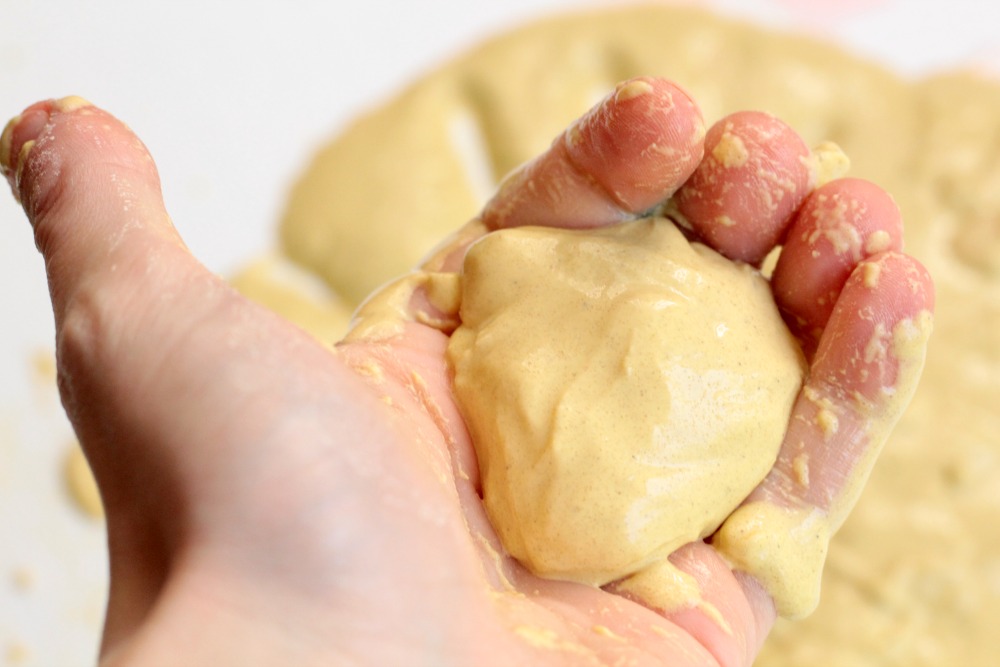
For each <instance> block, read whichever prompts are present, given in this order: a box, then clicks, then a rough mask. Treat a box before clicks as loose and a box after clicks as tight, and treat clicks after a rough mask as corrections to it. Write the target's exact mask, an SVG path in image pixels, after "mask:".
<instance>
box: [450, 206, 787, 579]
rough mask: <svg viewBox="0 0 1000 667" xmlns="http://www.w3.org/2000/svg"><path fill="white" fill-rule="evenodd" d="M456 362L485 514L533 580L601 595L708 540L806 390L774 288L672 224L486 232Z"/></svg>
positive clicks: (470, 281) (475, 253)
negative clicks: (599, 588)
mask: <svg viewBox="0 0 1000 667" xmlns="http://www.w3.org/2000/svg"><path fill="white" fill-rule="evenodd" d="M461 319H462V326H461V327H459V329H458V330H457V331H456V332H455V333H454V335H453V336H452V338H451V343H450V345H449V349H448V353H449V358H450V360H451V363H452V364H453V367H454V371H455V379H454V389H455V396H456V399H457V400H458V403H459V405H460V407H461V409H462V412H463V415H464V416H465V418H466V421H467V423H468V425H469V428H470V431H471V434H472V438H473V441H474V443H475V446H476V452H477V454H478V456H479V464H480V468H481V471H482V477H483V494H484V500H485V503H486V507H487V510H488V512H489V515H490V518H491V520H492V522H493V525H494V527H495V528H496V529H497V531H498V533H499V534H500V537H501V539H502V541H503V543H504V545H505V547H506V548H507V549H508V550H509V551H510V553H511V554H513V555H514V556H515V557H516V558H518V559H519V560H520V561H521V562H522V563H524V564H525V565H526V566H527V567H528V568H529V569H531V570H532V571H534V572H535V573H537V574H539V575H542V576H546V577H551V578H557V579H568V580H574V581H580V582H584V583H589V584H594V585H602V584H605V583H608V582H610V581H614V580H617V579H620V578H622V577H624V576H627V575H629V574H631V573H633V572H636V571H638V570H640V569H642V568H644V567H646V566H647V565H649V564H651V563H653V562H655V561H657V560H658V559H662V558H664V557H666V556H667V555H668V554H669V553H671V552H672V551H674V550H675V549H677V548H678V547H680V546H681V545H683V544H685V543H687V542H689V541H691V540H696V539H699V538H702V537H704V536H706V535H709V534H711V533H712V532H713V531H715V529H716V528H718V526H719V525H720V524H721V523H722V521H723V519H725V517H726V516H727V515H729V514H730V513H731V512H732V511H733V510H734V509H735V508H736V507H737V506H738V505H739V503H740V502H741V501H742V500H743V499H744V498H745V497H746V496H747V494H748V493H749V492H750V491H751V490H752V489H753V488H754V486H756V484H757V483H758V482H759V481H760V480H761V479H763V477H764V475H765V474H766V473H767V471H768V470H769V469H770V468H771V465H772V464H773V462H774V459H775V457H776V455H777V452H778V449H779V447H780V444H781V441H782V438H783V436H784V432H785V429H786V427H787V424H788V416H789V412H790V410H791V406H792V403H793V401H794V399H795V396H796V393H797V392H798V390H799V387H800V385H801V381H802V376H803V372H804V365H803V360H802V356H801V352H800V350H799V348H798V346H797V344H796V342H795V341H794V339H793V338H792V336H791V335H790V333H789V332H788V330H787V329H786V327H785V325H784V323H783V322H782V320H781V317H780V315H779V314H778V312H777V309H776V307H775V305H774V301H773V299H772V297H771V293H770V290H769V288H768V285H767V283H766V281H765V280H764V279H763V278H762V277H761V276H760V275H759V274H758V272H757V271H756V270H754V269H752V268H750V267H748V266H745V265H740V264H735V263H733V262H730V261H729V260H727V259H725V258H724V257H722V256H720V255H718V254H717V253H715V252H714V251H712V250H710V249H708V248H706V247H704V246H702V245H700V244H697V243H689V242H688V241H687V240H686V239H685V238H684V237H683V236H682V235H681V233H680V232H679V231H678V230H677V228H676V227H674V225H673V224H672V223H671V222H670V221H669V220H666V219H662V218H650V219H645V220H641V221H637V222H629V223H624V224H620V225H617V226H614V227H608V228H605V229H600V230H589V231H569V230H558V229H541V228H519V229H510V230H503V231H499V232H494V233H492V234H489V235H487V236H486V237H484V238H483V239H481V240H480V241H479V242H477V243H476V244H475V245H474V246H473V247H472V249H471V250H470V252H469V254H468V256H467V258H466V260H465V264H464V267H463V274H462V304H461Z"/></svg>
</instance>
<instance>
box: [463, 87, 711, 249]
mask: <svg viewBox="0 0 1000 667" xmlns="http://www.w3.org/2000/svg"><path fill="white" fill-rule="evenodd" d="M704 135H705V127H704V121H703V120H702V116H701V111H700V110H699V109H698V107H697V105H696V104H695V103H694V102H693V101H692V99H691V97H690V96H689V95H688V94H687V93H686V92H684V91H683V90H682V89H681V88H680V87H678V86H677V85H675V84H673V83H671V82H669V81H666V80H664V79H657V78H651V77H642V78H637V79H630V80H628V81H625V82H623V83H621V84H619V85H618V86H617V87H616V88H615V90H614V91H613V92H612V93H611V94H610V95H608V96H607V97H606V98H605V99H604V100H602V101H601V102H600V103H599V104H598V105H597V106H595V107H594V108H593V109H591V110H590V111H589V112H587V113H586V114H585V115H584V116H582V117H581V118H580V119H579V120H578V121H576V122H575V123H574V124H573V125H571V126H570V127H569V128H568V129H567V130H566V132H565V133H563V134H562V135H560V137H558V138H556V140H555V141H554V142H553V144H552V146H551V147H550V148H549V150H547V151H546V152H545V153H543V154H542V155H540V156H539V157H537V158H535V159H534V160H532V161H531V162H529V163H527V164H525V165H524V166H522V167H521V168H520V169H518V170H517V171H515V172H513V173H512V174H511V175H510V176H508V177H507V178H506V179H505V180H504V182H503V183H502V184H501V186H500V189H499V191H498V192H497V194H496V195H495V196H494V197H493V198H492V199H491V200H490V201H489V202H488V203H487V204H486V207H485V208H484V209H483V213H482V216H481V217H482V220H483V222H484V223H485V224H486V226H487V227H488V228H489V229H501V228H506V227H519V226H524V225H543V226H548V227H563V228H575V229H586V228H593V227H600V226H604V225H608V224H613V223H615V222H620V221H622V220H626V219H629V218H632V217H634V216H635V215H637V214H641V213H644V212H646V211H647V210H649V209H651V208H652V207H653V206H655V205H656V204H658V203H660V202H661V201H663V200H664V199H666V198H667V197H669V196H670V195H671V194H672V193H673V192H674V191H675V190H676V189H677V188H679V187H680V186H681V184H682V183H683V182H684V181H685V180H686V179H687V178H688V176H689V175H690V174H691V173H692V171H693V170H694V169H695V167H696V166H697V165H698V163H699V161H700V160H701V157H702V152H703V141H704Z"/></svg>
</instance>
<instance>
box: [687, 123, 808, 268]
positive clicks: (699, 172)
mask: <svg viewBox="0 0 1000 667" xmlns="http://www.w3.org/2000/svg"><path fill="white" fill-rule="evenodd" d="M809 156H810V152H809V148H808V147H807V146H806V145H805V142H803V141H802V138H801V137H800V136H799V135H798V134H797V133H796V132H795V131H794V130H793V129H792V128H790V127H788V125H786V124H785V123H783V122H782V121H780V120H778V119H777V118H775V117H774V116H771V115H769V114H766V113H761V112H756V111H741V112H738V113H734V114H732V115H730V116H727V117H725V118H723V119H722V120H720V121H719V122H717V123H716V124H715V125H713V126H712V127H711V128H710V129H709V131H708V134H707V136H706V137H705V156H704V158H703V159H702V161H701V163H700V164H699V165H698V168H697V169H695V171H694V173H693V174H692V175H691V178H690V179H688V181H687V182H686V183H685V184H684V185H683V187H681V188H680V190H678V191H677V194H676V195H675V197H674V205H675V207H676V211H677V212H678V213H679V214H680V220H679V222H680V223H681V224H682V225H685V226H689V227H690V228H691V230H692V231H693V232H694V233H695V234H696V235H697V236H698V238H700V239H701V240H702V241H704V242H705V243H706V244H708V245H710V246H711V247H712V248H714V249H716V250H718V251H719V252H720V253H722V254H723V255H725V256H726V257H729V258H730V259H735V260H740V261H743V262H747V263H749V264H754V265H757V264H759V263H760V262H761V261H762V260H763V259H764V257H765V256H766V255H767V254H768V253H769V252H770V251H771V250H772V249H773V248H774V247H775V246H776V245H777V244H778V243H779V242H780V240H781V238H782V236H783V235H784V233H785V229H786V228H787V226H788V223H789V222H790V221H791V217H792V215H793V214H794V213H795V211H796V209H798V207H799V206H800V205H801V204H802V201H803V200H804V199H805V197H806V195H807V194H808V193H809V190H810V189H811V188H812V185H813V183H812V180H813V176H814V175H813V173H812V169H811V167H810V164H811V160H810V157H809Z"/></svg>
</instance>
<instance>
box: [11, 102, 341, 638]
mask: <svg viewBox="0 0 1000 667" xmlns="http://www.w3.org/2000/svg"><path fill="white" fill-rule="evenodd" d="M0 147H2V148H0V163H2V166H3V169H4V173H5V175H6V176H7V177H8V179H9V180H10V181H11V184H12V186H13V187H14V190H15V193H16V194H17V196H18V197H19V199H20V200H21V202H22V205H23V207H24V210H25V212H26V213H27V215H28V218H29V221H30V223H31V225H32V227H33V229H34V234H35V239H36V243H37V245H38V248H39V249H40V250H41V252H42V255H43V257H44V260H45V264H46V270H47V274H48V279H49V288H50V292H51V298H52V306H53V312H54V314H55V320H56V337H57V357H58V363H59V385H60V392H61V395H62V398H63V402H64V404H65V406H66V409H67V413H68V415H69V417H70V419H71V421H72V422H73V425H74V428H75V429H76V431H77V434H78V435H79V437H80V441H81V443H82V444H83V446H84V449H85V452H86V454H87V457H88V460H89V462H90V464H91V466H92V468H93V470H94V473H95V476H96V478H97V481H98V483H99V485H100V488H101V495H102V502H103V504H104V506H105V508H106V510H107V520H108V531H109V548H110V554H111V570H112V589H111V598H110V602H109V615H108V619H107V626H106V634H105V645H106V646H107V645H110V644H111V643H114V641H116V639H117V638H119V637H122V636H125V635H127V634H128V633H129V632H131V630H132V629H133V628H134V627H136V626H137V624H139V623H141V621H142V620H143V616H144V614H145V613H146V612H147V611H148V609H149V606H150V605H151V604H152V600H153V598H154V596H155V595H156V594H157V591H158V587H159V586H160V585H162V583H163V581H164V577H165V576H166V572H167V569H168V568H169V559H170V554H171V552H172V551H173V550H176V549H179V548H180V546H181V543H183V542H184V540H185V531H187V530H188V529H189V528H190V527H191V524H190V519H191V517H192V516H193V513H192V504H193V505H196V506H199V507H200V509H199V512H202V513H204V511H205V507H207V505H201V503H200V500H199V499H204V498H206V497H207V496H208V495H209V494H211V493H218V491H212V488H213V485H216V486H217V485H218V484H219V480H220V478H221V477H220V476H221V474H222V472H224V471H225V470H226V469H227V468H229V467H232V466H231V464H232V461H233V460H240V461H241V465H242V470H243V474H247V468H248V467H250V464H249V463H248V458H247V457H244V456H242V454H240V453H239V452H238V451H236V450H237V449H238V448H239V445H241V444H244V443H245V442H248V441H251V440H253V439H254V438H259V437H260V436H259V434H257V433H254V432H252V430H251V428H250V425H249V424H248V422H249V420H248V419H247V415H261V414H263V413H265V412H266V410H267V409H268V406H267V404H266V403H264V402H263V401H262V400H261V399H260V398H259V394H260V392H259V390H260V388H261V386H262V381H260V380H258V379H257V377H258V374H257V371H256V369H257V368H266V367H268V366H275V367H277V368H275V375H274V376H273V377H272V378H271V380H270V382H272V383H273V382H274V381H275V380H274V378H280V379H282V380H284V381H286V382H287V384H289V395H292V396H294V393H295V392H294V381H293V380H292V378H294V377H295V376H296V374H297V373H298V372H303V373H305V372H308V370H309V368H310V367H311V366H312V365H313V364H311V363H304V364H303V366H304V368H302V369H295V368H293V367H290V366H289V365H288V364H286V363H284V360H283V359H281V358H280V357H281V353H282V349H283V348H287V347H289V346H291V345H301V346H302V347H303V348H305V347H307V345H306V343H304V342H303V343H295V342H292V341H295V340H299V339H296V338H295V337H294V335H292V334H288V333H287V332H286V331H285V329H283V328H282V327H285V328H287V329H289V330H291V331H294V329H293V328H292V327H291V326H290V325H285V324H284V323H283V322H281V321H280V320H279V319H278V318H276V317H270V316H268V315H267V314H266V313H265V312H264V311H263V310H262V309H259V308H256V307H253V306H251V304H249V302H246V301H245V300H243V299H242V298H241V297H239V296H238V295H236V294H235V292H234V291H233V290H231V289H230V288H229V287H228V286H226V285H225V284H224V283H223V281H221V280H220V279H218V278H217V277H215V276H213V275H212V274H211V273H210V272H209V271H207V270H206V269H205V268H204V267H202V266H201V265H200V264H199V263H198V262H197V261H196V260H194V258H192V257H191V255H190V254H189V253H188V251H187V250H186V249H185V247H184V245H183V244H182V243H181V241H180V239H179V237H178V235H177V233H176V231H175V230H174V228H173V226H172V224H171V222H170V220H169V217H168V216H167V213H166V211H165V209H164V206H163V201H162V197H161V195H160V185H159V179H158V176H157V173H156V169H155V166H154V165H153V162H152V160H151V158H150V157H149V154H148V153H147V151H146V149H145V148H144V147H143V145H142V144H141V142H140V141H139V140H138V139H137V138H136V137H135V135H133V134H132V132H131V131H129V130H128V128H126V127H125V126H124V125H123V124H121V123H120V122H119V121H118V120H117V119H115V118H114V117H112V116H111V115H110V114H108V113H106V112H104V111H102V110H100V109H98V108H96V107H94V106H91V105H90V104H88V103H86V102H85V101H83V100H80V99H79V98H71V99H65V100H60V101H48V102H42V103H39V104H36V105H33V106H31V107H29V108H28V109H27V110H26V111H25V112H24V113H23V114H21V116H20V118H19V119H15V121H13V122H12V123H10V124H8V126H7V128H6V130H5V131H4V134H3V138H2V140H0ZM234 323H235V326H234ZM279 329H280V330H281V332H282V333H281V334H280V335H279V334H277V333H276V331H277V330H279ZM302 340H307V339H305V338H304V337H303V338H302ZM317 347H318V348H319V346H317ZM319 349H321V348H319ZM234 351H241V352H249V354H247V355H244V356H249V357H252V358H251V359H249V360H242V361H241V359H240V357H239V355H237V353H236V352H234ZM328 356H329V354H328V353H326V354H323V353H322V352H319V351H318V352H317V353H316V355H315V358H314V359H313V362H314V363H315V365H317V366H318V365H319V362H318V361H316V360H317V359H319V358H321V357H328ZM259 374H260V375H265V373H263V372H261V373H259ZM226 405H235V408H233V410H231V411H226V410H224V409H222V407H221V406H226ZM234 413H239V414H234ZM227 420H228V421H231V422H236V423H238V424H239V423H242V424H245V426H243V428H242V430H240V429H231V430H232V431H234V435H233V437H232V438H230V439H226V438H223V437H221V436H220V433H221V432H222V430H223V429H222V426H223V423H224V422H225V421H227ZM255 423H256V425H257V426H260V421H259V420H258V421H257V422H255ZM241 439H242V442H238V441H239V440H241ZM205 443H211V447H205V446H204V444H205ZM220 452H229V457H228V458H225V457H223V456H222V455H221V454H220Z"/></svg>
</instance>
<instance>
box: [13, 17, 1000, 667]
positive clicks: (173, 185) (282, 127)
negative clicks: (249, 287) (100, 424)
mask: <svg viewBox="0 0 1000 667" xmlns="http://www.w3.org/2000/svg"><path fill="white" fill-rule="evenodd" d="M601 4H603V5H613V4H616V3H612V2H606V3H593V2H588V3H582V2H571V1H569V0H544V1H542V0H505V2H503V3H489V4H473V3H470V2H468V1H467V0H464V1H463V0H452V1H449V2H406V1H405V0H395V1H382V2H372V1H370V0H366V1H364V2H361V1H355V2H344V1H337V2H332V1H325V2H320V1H318V0H316V1H313V2H278V1H277V0H275V1H272V2H218V1H216V2H198V3H195V2H186V1H185V0H174V1H172V2H156V3H154V2H142V3H139V2H129V1H125V0H120V1H118V2H104V3H99V2H76V1H72V0H65V1H62V2H54V1H53V2H44V3H43V2H40V1H36V2H28V1H25V2H18V3H15V2H13V0H0V10H2V12H0V16H2V20H3V32H2V36H0V115H3V116H4V117H6V116H11V115H14V114H15V113H17V112H18V111H20V110H21V108H23V107H24V106H26V105H28V104H30V103H32V102H34V101H36V100H38V99H42V98H46V97H61V96H63V95H67V94H70V93H74V94H79V95H83V96H84V97H87V98H88V99H90V100H92V101H94V102H95V103H97V104H99V105H101V106H103V107H105V108H107V109H109V110H111V111H113V112H114V113H115V114H117V115H118V116H119V117H120V118H122V119H124V120H125V121H126V122H128V123H129V124H130V125H131V127H132V128H133V129H134V130H135V131H136V132H137V133H138V134H139V135H140V137H142V138H143V140H144V141H145V142H146V143H147V145H148V146H149V147H150V150H151V151H152V153H153V155H154V156H155V157H156V159H157V163H158V164H159V167H160V171H161V174H162V177H163V185H164V191H165V196H166V199H167V205H168V209H169V210H170V212H171V214H172V216H173V218H174V220H175V222H176V224H177V226H178V227H179V228H180V231H181V233H182V235H183V236H184V238H185V239H186V240H187V242H188V244H189V245H190V246H191V248H192V249H193V251H194V252H195V254H196V255H197V256H198V257H200V258H201V259H202V260H203V261H204V262H205V263H206V264H208V266H209V267H210V268H212V269H213V270H216V271H218V272H223V273H224V272H227V271H230V270H232V269H233V268H235V267H236V266H238V265H239V263H240V261H241V260H243V259H246V258H248V257H251V256H253V255H255V254H257V253H259V252H260V251H262V250H264V249H266V248H268V247H269V246H270V245H271V244H272V239H273V238H274V230H275V222H276V219H277V216H278V213H279V211H280V209H281V206H282V202H283V198H284V196H285V193H286V191H287V188H288V186H289V184H290V183H291V181H292V180H293V179H294V178H295V176H296V174H297V173H298V171H299V170H300V169H302V168H303V167H304V165H305V162H306V160H307V158H308V157H309V156H310V154H311V152H312V151H313V150H314V149H315V148H316V147H317V146H318V145H319V144H320V143H321V142H322V141H324V140H325V139H327V138H328V137H330V136H331V135H332V134H333V133H334V132H335V131H336V130H337V129H338V128H339V127H341V126H343V125H344V124H345V123H346V122H347V121H348V120H349V119H350V118H351V117H352V116H353V115H355V114H357V113H360V112H362V111H363V110H364V109H365V108H367V107H369V106H371V105H373V104H376V103H378V101H380V100H381V99H383V98H385V97H387V96H389V95H391V94H392V93H393V92H394V91H395V90H397V89H398V88H400V87H401V86H402V85H403V84H405V83H407V82H409V81H411V80H412V79H414V78H415V77H416V76H418V75H420V74H421V73H423V72H425V71H427V70H428V69H430V68H431V67H433V66H434V65H435V64H437V63H439V62H442V61H443V60H445V59H447V58H448V57H450V56H452V55H454V54H456V53H458V52H460V51H461V50H462V49H464V48H466V47H468V46H471V45H473V44H474V43H476V42H478V41H480V40H481V39H482V38H483V37H486V36H488V35H491V34H494V33H496V32H499V31H501V30H504V29H506V28H509V27H511V26H514V25H516V24H518V23H520V22H521V21H523V20H527V19H529V18H532V17H537V16H543V15H547V14H551V13H553V12H554V11H557V10H560V9H565V8H579V7H584V6H595V5H596V6H600V5H601ZM707 4H709V5H714V6H717V7H721V8H723V9H725V10H726V11H727V12H729V13H735V14H739V15H742V16H748V17H751V18H756V19H758V20H762V21H764V22H767V23H769V24H772V25H776V26H780V27H793V26H800V27H803V28H804V29H807V30H810V31H813V32H817V33H820V34H825V35H828V36H831V37H833V38H836V39H839V40H841V41H842V42H844V43H845V44H848V45H850V46H851V47H852V48H854V49H855V50H857V51H859V52H861V53H863V54H869V55H871V56H872V57H874V58H876V59H880V60H882V61H883V62H885V63H887V64H889V65H890V66H893V67H895V68H896V69H898V70H899V71H901V72H903V73H907V74H919V73H922V72H926V71H928V70H932V69H939V68H941V67H943V66H945V65H948V64H954V63H988V62H993V63H996V62H1000V59H998V58H997V57H996V56H997V51H996V49H995V47H991V46H990V45H989V42H990V40H991V39H992V40H994V41H996V37H997V36H998V35H997V33H998V32H1000V29H998V28H997V27H996V26H998V25H1000V21H998V19H1000V10H998V7H1000V6H998V5H997V4H995V3H991V2H985V1H981V0H961V1H957V0H955V1H951V2H933V3H932V2H920V1H914V0H908V1H904V0H897V1H889V0H882V1H880V2H871V3H864V2H848V1H846V0H840V1H839V2H837V1H834V2H826V3H824V2H815V1H814V2H796V1H795V0H784V1H778V0H774V1H772V2H764V1H737V0H728V1H727V0H717V1H715V2H707ZM859 7H863V11H862V10H861V9H859ZM932 36H933V37H932ZM0 120H2V119H0ZM4 195H5V193H4ZM0 285H3V287H2V288H0V312H2V313H3V315H2V318H3V320H2V322H3V326H2V327H0V343H2V344H0V545H2V547H0V665H3V664H6V662H9V663H10V664H36V665H66V664H88V663H91V662H93V661H94V656H95V652H96V641H97V639H96V638H97V631H98V627H99V623H100V616H101V607H102V605H103V595H104V587H105V585H106V574H105V572H104V570H105V567H106V559H105V556H104V553H103V528H102V526H101V525H100V524H99V522H95V521H92V520H88V519H86V518H84V517H83V515H82V514H80V513H79V512H76V511H75V510H74V509H73V508H72V507H71V506H70V504H69V503H68V501H67V499H66V495H65V492H64V490H63V486H62V482H61V476H60V474H61V468H60V463H61V457H62V456H63V453H64V451H65V449H66V447H67V444H68V442H69V441H70V440H71V437H72V436H71V431H70V429H69V427H68V425H67V424H66V422H65V419H64V418H63V417H62V415H61V412H60V410H59V407H58V401H57V397H56V394H55V389H54V387H53V386H51V384H50V383H45V382H40V381H39V378H38V374H37V372H35V371H33V370H32V361H31V360H32V358H33V356H34V355H35V354H36V353H38V352H39V351H41V352H46V351H51V349H52V342H51V340H52V325H51V321H50V320H51V316H50V313H49V310H48V306H47V301H46V290H45V283H44V275H43V268H42V264H41V260H40V257H38V255H37V254H36V253H35V252H34V250H33V245H32V240H31V235H30V231H29V228H28V225H27V223H26V222H25V221H24V219H23V217H22V215H21V213H20V211H19V210H18V208H17V206H16V205H15V204H14V202H13V200H12V199H11V198H9V197H6V196H0ZM25 573H28V574H30V575H31V579H33V581H31V582H28V584H27V585H25V583H24V582H23V581H20V580H21V579H22V578H23V576H24V574H25ZM19 581H20V583H18V582H19ZM19 647H20V648H19ZM21 649H24V652H25V655H24V657H23V659H19V657H18V654H19V652H21Z"/></svg>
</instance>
